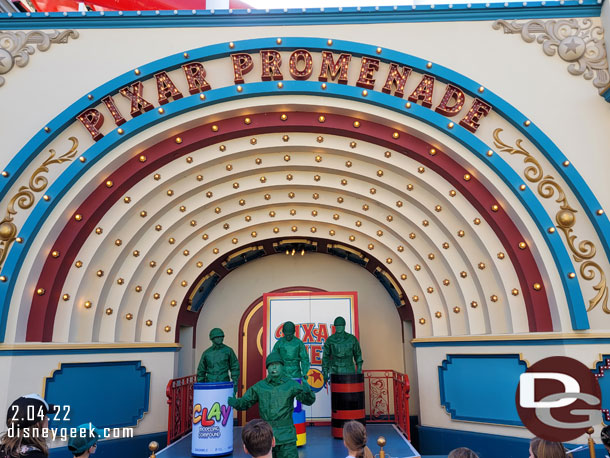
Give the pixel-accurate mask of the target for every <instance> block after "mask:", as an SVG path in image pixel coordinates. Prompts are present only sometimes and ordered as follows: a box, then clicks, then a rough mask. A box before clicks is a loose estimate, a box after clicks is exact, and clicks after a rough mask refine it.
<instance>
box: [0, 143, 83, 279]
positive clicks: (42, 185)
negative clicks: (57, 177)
mask: <svg viewBox="0 0 610 458" xmlns="http://www.w3.org/2000/svg"><path fill="white" fill-rule="evenodd" d="M70 141H71V142H72V147H71V148H70V150H69V151H68V152H66V153H64V154H62V155H61V156H59V157H55V154H56V153H55V150H54V149H50V150H49V153H51V154H50V156H49V157H48V158H47V159H46V160H45V161H44V162H43V163H42V164H41V165H40V167H38V168H37V169H36V170H35V171H34V173H33V174H32V176H31V177H30V180H29V183H28V186H21V187H20V188H19V191H17V194H15V195H14V196H13V197H12V198H11V200H10V201H9V204H8V207H7V209H6V213H5V215H4V218H3V219H2V221H0V269H1V268H2V265H3V264H4V261H5V260H6V255H7V253H8V251H9V249H10V247H11V245H12V244H13V243H14V242H15V240H16V239H17V226H16V225H15V223H13V217H14V215H16V214H17V212H18V211H19V209H21V210H27V209H29V208H30V207H32V205H34V203H35V202H36V197H35V196H34V193H39V192H42V191H44V190H45V189H46V187H47V186H48V185H49V180H48V179H47V177H46V176H44V175H43V174H44V173H48V171H49V166H51V165H53V164H61V163H63V162H67V161H72V160H73V159H74V157H75V156H76V155H77V154H78V151H77V148H78V139H76V138H75V137H70ZM17 207H18V208H17Z"/></svg>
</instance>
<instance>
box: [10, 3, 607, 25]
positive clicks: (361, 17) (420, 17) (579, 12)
mask: <svg viewBox="0 0 610 458" xmlns="http://www.w3.org/2000/svg"><path fill="white" fill-rule="evenodd" d="M526 3H527V4H526V5H524V4H523V2H499V1H497V2H490V3H472V4H468V3H458V4H455V5H452V4H444V5H416V6H412V5H401V6H395V7H394V6H379V7H374V6H368V7H353V6H352V7H342V8H305V9H303V8H288V9H286V10H283V9H270V10H260V9H252V10H250V11H248V10H245V9H243V10H233V11H231V10H216V11H214V10H174V11H141V12H140V13H138V12H137V11H121V12H119V11H105V12H104V13H103V14H100V12H98V11H89V12H68V13H29V14H28V13H0V28H1V29H8V30H11V29H24V28H25V29H55V28H59V29H63V28H76V29H97V28H127V27H128V28H150V27H156V28H158V27H244V26H273V25H276V26H286V25H318V24H320V25H330V24H384V23H397V22H398V23H404V22H441V21H442V22H447V21H494V20H496V19H538V18H574V17H599V16H600V14H601V6H602V1H601V0H583V2H582V3H579V2H578V0H565V1H562V0H548V1H533V2H526Z"/></svg>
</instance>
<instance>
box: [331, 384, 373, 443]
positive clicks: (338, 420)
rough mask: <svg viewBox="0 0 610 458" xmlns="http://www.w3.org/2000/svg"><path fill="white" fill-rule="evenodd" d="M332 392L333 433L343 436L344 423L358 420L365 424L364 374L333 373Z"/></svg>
mask: <svg viewBox="0 0 610 458" xmlns="http://www.w3.org/2000/svg"><path fill="white" fill-rule="evenodd" d="M330 393H331V402H330V404H331V408H332V414H331V419H332V434H333V437H336V438H337V439H342V438H343V425H344V424H345V423H346V422H348V421H350V420H356V421H359V422H360V423H362V424H363V425H364V424H365V413H364V375H363V374H331V376H330Z"/></svg>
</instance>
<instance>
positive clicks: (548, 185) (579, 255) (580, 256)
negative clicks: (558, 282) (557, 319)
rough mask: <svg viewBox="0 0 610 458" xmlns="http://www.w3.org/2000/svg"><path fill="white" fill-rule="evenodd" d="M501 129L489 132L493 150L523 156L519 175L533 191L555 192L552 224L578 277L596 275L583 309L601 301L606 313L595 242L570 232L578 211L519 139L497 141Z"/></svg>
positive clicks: (549, 195) (603, 281)
mask: <svg viewBox="0 0 610 458" xmlns="http://www.w3.org/2000/svg"><path fill="white" fill-rule="evenodd" d="M501 132H502V129H501V128H498V129H495V130H494V132H493V138H494V146H495V147H496V149H497V151H499V152H503V153H508V154H511V155H513V154H517V155H520V156H524V159H523V162H524V163H525V164H527V167H526V168H525V170H524V171H523V175H524V177H525V179H526V180H527V181H529V182H530V183H533V184H537V187H536V190H537V192H538V195H539V196H540V197H542V198H544V199H550V198H552V197H555V193H557V198H556V199H555V202H557V203H558V204H559V210H558V211H557V212H556V213H555V221H556V222H557V224H556V227H557V228H558V229H559V230H560V231H561V232H562V233H563V235H564V237H565V240H566V244H567V245H568V248H569V249H570V252H571V253H572V257H573V259H574V261H575V262H577V263H579V264H580V269H579V271H580V276H581V278H582V279H583V280H587V281H591V280H594V279H595V278H596V277H599V281H598V283H597V284H596V285H595V286H593V290H594V291H595V295H594V296H593V297H592V298H590V299H589V306H588V307H587V312H590V311H591V310H593V309H594V308H595V307H596V306H597V305H598V304H599V303H600V302H601V303H602V309H603V310H604V312H605V313H608V314H610V308H608V286H607V283H606V274H605V272H604V271H603V270H602V268H601V266H600V265H599V264H598V263H596V262H595V261H593V260H592V259H593V257H594V256H595V254H596V253H597V249H596V247H595V244H594V243H593V242H591V241H590V240H581V241H580V242H578V243H577V242H576V238H577V235H576V234H574V229H572V227H573V226H574V224H576V213H577V211H578V210H576V209H574V208H572V207H571V206H570V204H569V203H568V198H567V197H566V195H565V192H564V191H563V188H562V187H561V185H559V183H557V181H556V180H555V177H553V176H552V175H545V174H544V171H543V170H542V166H541V165H540V162H538V160H537V159H536V158H534V157H533V156H532V155H531V154H530V153H529V152H528V151H527V150H525V148H523V146H522V143H523V140H522V139H517V141H516V148H514V147H512V146H510V145H507V144H506V143H504V142H503V141H502V140H500V133H501Z"/></svg>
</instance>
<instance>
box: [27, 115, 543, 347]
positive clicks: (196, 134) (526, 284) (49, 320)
mask: <svg viewBox="0 0 610 458" xmlns="http://www.w3.org/2000/svg"><path fill="white" fill-rule="evenodd" d="M281 114H286V115H287V118H286V119H285V120H282V119H281V118H280V115H281ZM319 116H320V113H315V112H282V113H279V112H267V113H258V114H252V115H248V117H249V118H250V120H251V122H250V124H247V125H246V124H244V117H245V116H239V117H233V118H228V119H224V120H220V121H216V122H214V123H213V124H214V125H216V126H217V127H218V129H217V130H213V129H212V123H209V124H204V125H202V126H199V127H195V128H193V129H190V130H187V131H184V132H181V133H179V134H175V135H173V136H171V137H169V138H167V139H165V140H162V141H161V142H159V143H157V144H156V145H153V146H151V147H150V148H148V149H147V150H145V151H143V152H141V153H139V154H138V155H137V156H134V157H133V158H131V159H129V160H128V161H126V162H125V163H124V164H123V165H122V166H121V167H120V168H118V169H117V170H116V171H115V172H114V173H113V174H112V175H111V176H109V177H107V178H106V179H109V180H112V182H113V183H114V184H113V186H112V187H111V188H108V187H106V185H105V184H104V183H102V184H100V185H99V186H98V188H97V189H95V190H94V191H93V192H92V193H91V194H90V195H89V196H88V197H87V198H86V199H85V200H84V201H83V203H82V205H81V206H80V207H79V209H78V210H77V212H76V213H80V214H81V215H83V218H82V220H81V221H76V220H75V219H74V218H70V220H69V221H68V223H67V224H66V225H65V226H64V228H63V230H62V231H61V233H60V235H59V237H58V238H57V239H56V242H55V244H54V246H53V249H52V250H50V252H52V251H59V253H60V256H59V257H57V258H53V257H52V256H51V255H50V254H49V257H48V258H47V259H46V261H45V264H44V267H43V269H42V273H41V275H40V278H39V280H38V284H37V288H44V289H45V291H47V292H48V293H46V294H44V295H42V296H39V295H37V294H35V293H34V295H33V298H32V307H31V309H30V315H29V319H28V324H27V332H26V341H28V342H39V341H42V342H50V341H51V340H52V337H53V325H54V321H55V313H56V310H57V305H58V302H59V300H60V296H61V291H62V289H63V281H64V279H65V278H66V277H67V275H68V272H69V270H70V268H71V266H72V263H73V262H74V259H75V257H76V255H77V254H78V252H79V251H80V248H81V246H82V245H83V243H84V242H85V240H86V239H87V237H88V236H89V235H90V234H91V232H92V231H93V230H94V228H95V226H96V225H97V224H98V222H99V221H100V220H101V218H102V217H103V215H104V214H105V213H106V212H107V211H108V210H109V209H110V208H111V207H112V205H114V203H115V202H116V201H117V200H119V199H120V198H121V197H122V196H123V195H124V194H125V193H126V192H127V191H128V190H129V189H130V188H131V187H132V186H134V185H135V184H136V183H138V182H139V181H140V180H142V179H143V178H144V177H146V176H148V175H149V174H151V173H154V172H155V171H156V170H157V169H159V168H160V167H162V166H163V165H165V164H167V163H169V162H171V161H173V160H174V159H176V158H179V157H181V156H184V155H186V154H188V153H190V152H192V151H195V150H198V149H200V148H204V147H206V146H209V145H212V144H215V143H219V142H222V141H228V140H231V139H234V138H240V137H245V136H251V135H260V134H266V133H283V132H295V131H296V132H311V133H326V134H330V135H338V136H346V137H348V138H351V139H359V140H362V141H366V142H369V143H373V144H376V145H379V146H382V147H384V148H389V149H393V150H395V151H397V152H400V153H402V154H405V155H407V156H409V157H411V158H412V159H414V160H416V161H418V162H420V163H421V164H423V165H425V166H427V167H429V168H430V169H431V170H434V171H435V172H436V173H438V174H439V175H441V176H442V177H443V178H445V179H446V180H447V181H448V182H449V183H451V184H452V185H453V186H454V187H455V188H456V189H457V190H458V191H459V192H460V193H461V194H462V195H463V196H464V197H465V198H466V199H467V200H468V201H469V202H470V204H471V205H472V206H474V207H475V208H476V209H477V210H478V211H479V213H480V214H481V217H482V218H483V219H484V220H485V221H486V222H487V223H488V224H489V226H490V227H491V228H492V229H493V231H494V232H495V233H496V235H497V237H498V238H499V240H500V241H501V243H502V244H503V246H504V249H505V250H506V252H507V254H508V255H509V257H510V259H511V262H512V264H513V266H514V268H515V271H516V273H517V276H518V278H519V283H520V286H521V290H522V293H523V297H524V301H525V305H526V311H527V318H528V324H529V330H530V331H532V332H533V331H552V330H553V325H552V319H551V312H550V309H549V302H548V297H547V294H546V290H545V288H544V283H543V282H542V275H541V274H540V271H539V269H538V266H537V265H536V261H535V259H534V256H533V254H532V253H531V251H530V250H529V249H525V250H522V249H519V243H520V242H522V241H523V240H524V238H523V236H522V235H521V233H520V231H519V229H518V228H517V226H516V225H515V224H514V223H513V221H512V220H511V218H510V217H509V215H508V214H507V213H506V212H505V211H504V209H503V208H502V207H501V206H500V208H499V209H498V211H492V209H491V207H492V205H494V204H497V199H495V198H494V196H493V195H492V193H491V192H490V191H488V190H487V188H485V186H484V185H483V183H481V182H480V181H479V180H477V179H476V178H475V177H474V176H472V177H471V179H470V180H469V181H465V180H464V175H465V174H467V173H469V171H468V170H466V169H465V168H464V167H462V166H461V165H460V164H458V163H457V162H456V161H454V160H453V159H452V158H451V157H449V156H448V155H447V154H445V153H444V152H442V151H440V150H438V149H437V151H436V154H435V155H433V156H432V155H430V149H431V148H432V146H431V145H430V144H428V143H426V142H425V141H423V140H421V139H419V138H417V137H415V136H413V135H411V134H408V133H407V132H404V131H400V130H397V129H394V128H390V127H387V126H385V125H382V124H378V123H374V122H369V121H366V120H362V119H357V118H354V117H350V116H344V115H337V114H325V115H324V117H325V120H324V122H323V123H321V122H320V121H319V119H318V118H319ZM355 121H358V122H359V123H360V124H359V127H357V128H356V127H355V126H354V122H355ZM395 132H397V133H398V138H395V135H394V133H395ZM176 136H180V137H181V138H182V142H181V143H180V144H178V143H176V142H175V141H174V139H175V137H176ZM140 155H145V156H146V161H145V162H141V161H140V160H139V156H140ZM534 283H538V284H539V285H541V288H540V289H539V290H536V289H534Z"/></svg>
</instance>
